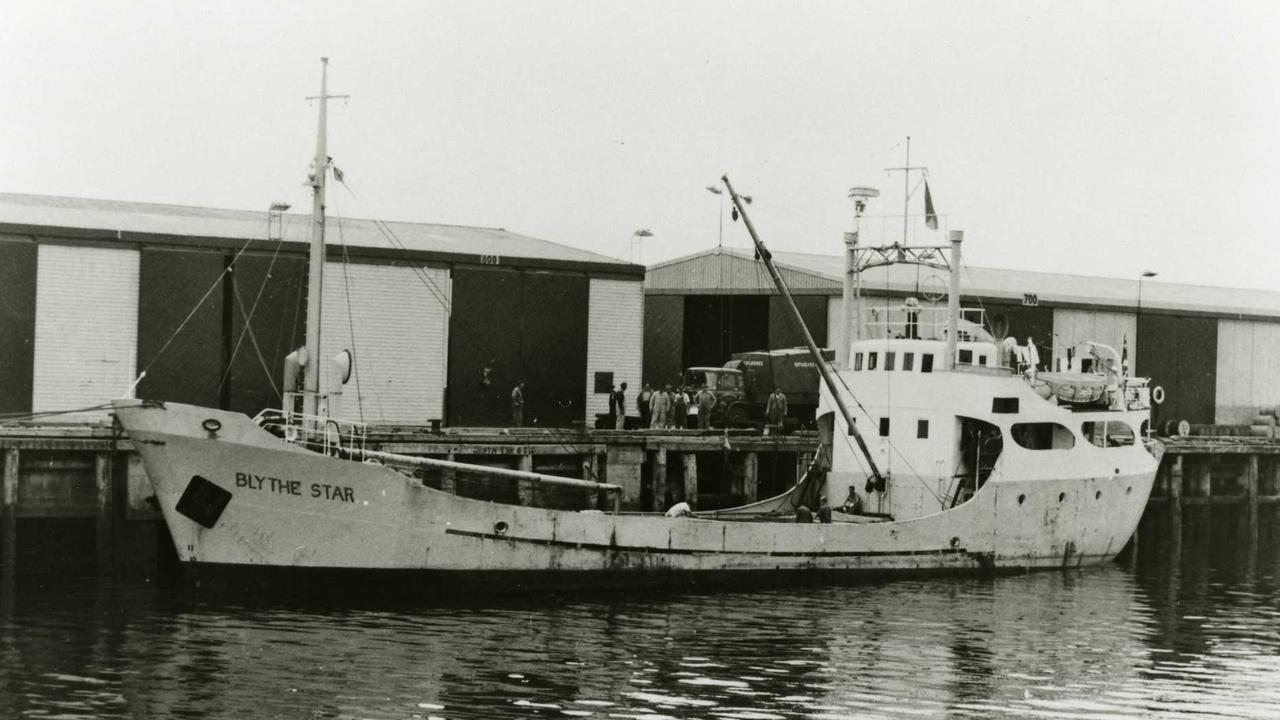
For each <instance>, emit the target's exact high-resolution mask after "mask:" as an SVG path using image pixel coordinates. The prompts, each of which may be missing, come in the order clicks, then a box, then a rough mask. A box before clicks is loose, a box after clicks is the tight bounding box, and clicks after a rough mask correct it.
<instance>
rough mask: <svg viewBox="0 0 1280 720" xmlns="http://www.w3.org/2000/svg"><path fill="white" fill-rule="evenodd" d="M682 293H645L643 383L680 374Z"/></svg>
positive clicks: (682, 323) (664, 379)
mask: <svg viewBox="0 0 1280 720" xmlns="http://www.w3.org/2000/svg"><path fill="white" fill-rule="evenodd" d="M683 348H684V296H683V295H645V296H644V382H646V383H648V384H650V385H658V384H659V383H669V382H671V378H675V377H680V373H681V371H682V370H683V368H681V367H680V359H681V358H682V357H683V356H684V350H683Z"/></svg>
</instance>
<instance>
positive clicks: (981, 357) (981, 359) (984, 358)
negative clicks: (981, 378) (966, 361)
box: [978, 355, 987, 365]
mask: <svg viewBox="0 0 1280 720" xmlns="http://www.w3.org/2000/svg"><path fill="white" fill-rule="evenodd" d="M978 364H979V365H986V364H987V356H986V355H979V356H978Z"/></svg>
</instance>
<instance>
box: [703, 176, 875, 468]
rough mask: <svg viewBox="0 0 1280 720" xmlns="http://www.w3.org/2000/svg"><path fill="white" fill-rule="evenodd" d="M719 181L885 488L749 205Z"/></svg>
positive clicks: (860, 446) (869, 451)
mask: <svg viewBox="0 0 1280 720" xmlns="http://www.w3.org/2000/svg"><path fill="white" fill-rule="evenodd" d="M720 180H721V181H723V182H724V186H725V189H726V190H728V191H729V197H730V198H731V199H732V200H733V206H734V207H735V208H737V209H738V214H739V215H741V216H742V222H743V224H745V225H746V226H747V232H748V233H750V234H751V242H753V243H755V246H756V254H757V255H759V257H760V260H761V261H762V262H763V263H764V266H765V268H766V269H767V270H768V271H769V277H770V278H771V279H772V280H773V285H774V287H776V288H777V289H778V293H779V294H780V295H782V298H783V300H784V301H785V302H786V304H787V309H788V310H790V311H791V321H792V322H793V323H795V326H796V328H797V329H798V330H799V331H800V334H801V335H802V336H803V337H804V343H805V345H806V346H807V347H808V348H809V354H810V355H812V356H813V362H814V364H815V365H817V367H818V372H819V373H820V374H821V375H822V381H823V382H824V383H826V385H827V390H829V391H830V392H831V397H832V399H833V400H835V403H836V407H838V408H840V414H841V415H843V416H844V420H845V426H846V427H847V428H848V429H849V434H850V435H852V436H853V439H854V441H855V442H857V443H858V449H859V450H861V451H862V456H863V458H864V459H865V460H866V461H867V467H868V468H869V469H870V471H871V477H872V478H874V479H875V481H876V484H877V485H879V486H881V487H883V481H884V477H883V476H882V475H881V474H880V469H879V468H878V467H876V461H875V459H873V458H872V457H871V450H870V449H869V448H867V442H866V441H865V440H863V439H862V433H860V432H858V426H857V423H856V422H855V418H854V417H853V412H852V411H851V410H850V409H849V405H848V404H847V403H846V402H845V399H844V395H843V394H842V393H841V392H840V387H839V386H838V385H837V384H836V379H835V375H834V374H833V373H832V371H831V365H830V363H828V362H827V360H826V358H824V357H822V352H821V351H820V350H818V344H817V343H816V342H814V341H813V335H812V334H810V333H809V328H808V327H806V326H805V324H804V318H803V317H802V316H801V315H800V310H799V308H797V307H796V303H795V301H794V300H792V299H791V290H789V289H788V288H787V284H786V283H785V282H783V281H782V275H781V274H779V273H778V268H777V267H775V266H774V264H773V256H772V255H770V254H769V250H768V249H767V248H766V247H765V246H764V243H763V242H762V241H761V240H760V236H758V235H756V228H755V226H754V225H752V224H751V218H750V217H748V216H747V208H746V204H745V203H743V202H742V198H741V197H740V196H739V195H738V193H737V192H735V191H734V189H733V185H732V184H731V183H730V182H729V176H728V175H725V176H723V177H721V178H720Z"/></svg>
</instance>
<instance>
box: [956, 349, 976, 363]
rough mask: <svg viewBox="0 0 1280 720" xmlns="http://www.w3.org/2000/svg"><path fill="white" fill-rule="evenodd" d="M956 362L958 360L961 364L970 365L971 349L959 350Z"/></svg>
mask: <svg viewBox="0 0 1280 720" xmlns="http://www.w3.org/2000/svg"><path fill="white" fill-rule="evenodd" d="M958 362H959V363H960V364H961V365H972V364H973V351H972V350H961V351H960V359H959V360H958Z"/></svg>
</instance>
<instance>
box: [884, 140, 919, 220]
mask: <svg viewBox="0 0 1280 720" xmlns="http://www.w3.org/2000/svg"><path fill="white" fill-rule="evenodd" d="M906 160H907V161H906V162H905V163H904V164H903V165H902V167H891V168H885V169H884V171H885V172H898V171H901V172H902V244H903V245H906V244H907V226H908V224H909V223H908V220H909V219H910V217H911V171H912V170H919V171H921V172H923V173H925V174H928V172H929V168H927V167H925V166H924V165H917V166H915V167H912V165H911V136H910V135H908V136H907V158H906Z"/></svg>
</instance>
